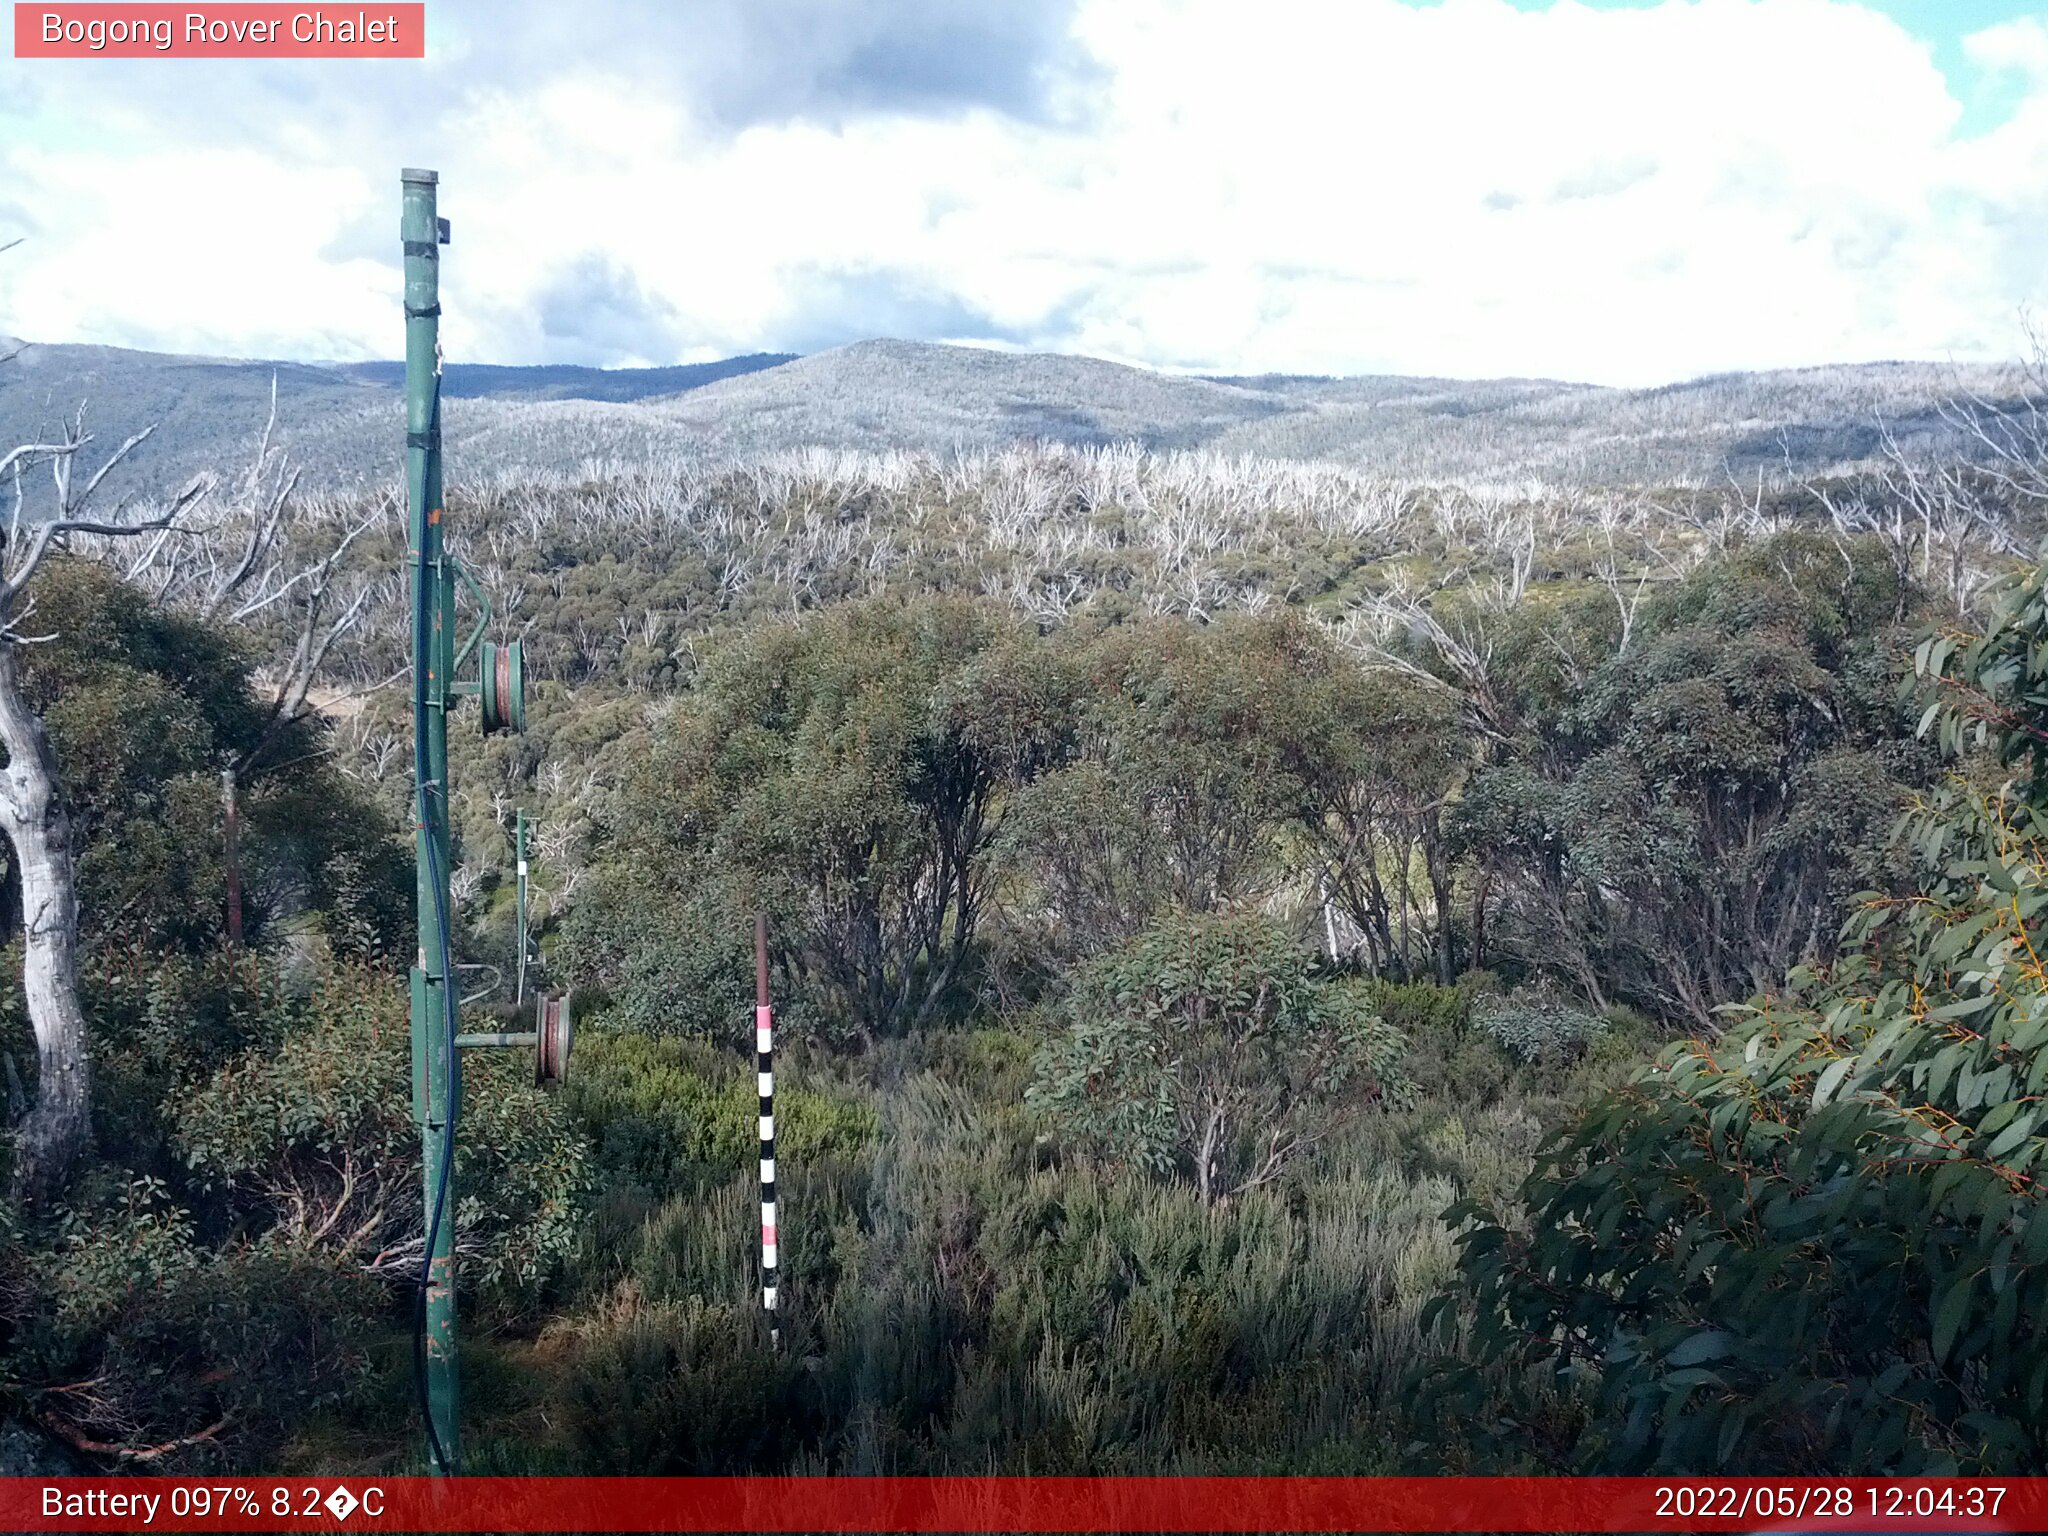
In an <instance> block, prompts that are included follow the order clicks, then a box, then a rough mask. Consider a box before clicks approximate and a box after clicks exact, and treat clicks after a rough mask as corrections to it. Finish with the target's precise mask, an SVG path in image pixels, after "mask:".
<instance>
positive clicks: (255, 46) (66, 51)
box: [14, 0, 427, 59]
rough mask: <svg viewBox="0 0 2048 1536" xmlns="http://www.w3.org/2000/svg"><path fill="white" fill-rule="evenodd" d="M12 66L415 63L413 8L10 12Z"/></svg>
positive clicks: (31, 8)
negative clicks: (181, 61)
mask: <svg viewBox="0 0 2048 1536" xmlns="http://www.w3.org/2000/svg"><path fill="white" fill-rule="evenodd" d="M14 56H15V57H16V58H17V59H177V58H186V59H423V58H425V57H426V56H427V8H426V6H425V5H424V4H423V3H413V4H387V3H378V0H371V3H369V4H361V3H358V4H353V5H303V4H302V5H275V4H269V3H258V4H231V5H220V4H213V5H206V4H201V5H76V4H55V5H34V4H22V3H20V0H17V3H16V5H15V7H14Z"/></svg>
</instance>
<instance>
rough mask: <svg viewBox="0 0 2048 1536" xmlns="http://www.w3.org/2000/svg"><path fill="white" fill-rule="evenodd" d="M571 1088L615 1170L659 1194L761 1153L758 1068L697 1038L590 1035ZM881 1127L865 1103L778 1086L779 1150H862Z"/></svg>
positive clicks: (719, 1174)
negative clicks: (746, 1066)
mask: <svg viewBox="0 0 2048 1536" xmlns="http://www.w3.org/2000/svg"><path fill="white" fill-rule="evenodd" d="M784 1077H785V1079H786V1078H787V1074H786V1073H785V1074H784ZM566 1096H567V1101H568V1104H569V1106H570V1107H571V1109H572V1110H573V1112H574V1113H575V1114H576V1116H577V1117H578V1118H579V1120H580V1121H581V1122H582V1124H583V1125H584V1126H585V1127H587V1128H588V1131H589V1134H590V1136H591V1138H592V1141H593V1143H594V1145H595V1148H596V1156H597V1160H598V1163H599V1164H600V1166H601V1167H603V1168H604V1169H605V1170H606V1172H607V1174H608V1175H609V1176H610V1177H612V1178H613V1179H616V1180H624V1181H626V1182H630V1183H633V1184H637V1185H640V1186H641V1187H643V1188H645V1189H647V1190H649V1191H651V1192H654V1193H656V1194H658V1195H668V1194H673V1193H677V1192H679V1191H681V1190H684V1189H688V1188H693V1187H695V1186H696V1185H698V1184H699V1183H702V1182H705V1181H710V1182H713V1183H720V1182H723V1181H724V1180H726V1179H728V1178H730V1177H731V1176H732V1175H733V1174H734V1173H736V1172H739V1171H741V1170H744V1169H750V1168H752V1167H753V1165H754V1163H755V1161H756V1159H757V1157H758V1154H759V1150H760V1135H759V1126H758V1120H759V1099H758V1095H757V1093H756V1089H755V1083H754V1076H753V1073H752V1072H750V1071H746V1070H744V1069H743V1067H742V1066H741V1064H740V1062H739V1061H738V1060H736V1059H735V1058H734V1057H733V1056H732V1055H731V1054H729V1053H725V1052H720V1051H717V1050H714V1049H712V1048H711V1047H709V1046H704V1045H700V1044H697V1043H696V1042H693V1041H683V1040H666V1039H650V1038H649V1037H647V1036H645V1035H638V1034H630V1033H625V1032H612V1031H606V1032H604V1033H594V1034H590V1035H588V1036H586V1037H584V1038H583V1039H581V1040H579V1041H578V1042H577V1054H576V1067H575V1071H574V1072H572V1073H571V1074H570V1077H569V1083H568V1088H567V1095H566ZM875 1130H876V1120H875V1113H874V1111H873V1110H871V1109H869V1108H868V1107H867V1106H865V1105H862V1104H858V1103H854V1102H851V1101H849V1100H847V1099H844V1098H841V1097H837V1096H834V1095H831V1094H826V1093H820V1092H817V1091H816V1090H814V1089H810V1088H806V1087H803V1086H801V1085H799V1084H797V1083H792V1082H788V1081H786V1080H785V1081H784V1082H781V1083H779V1084H778V1086H777V1092H776V1096H775V1142H776V1152H777V1155H778V1157H780V1158H783V1159H785V1160H789V1161H796V1160H799V1159H806V1158H812V1157H817V1156H821V1155H823V1154H826V1153H844V1152H852V1151H857V1150H858V1149H859V1148H861V1147H862V1146H864V1145H866V1144H867V1142H868V1141H869V1140H871V1139H872V1138H873V1136H874V1134H875Z"/></svg>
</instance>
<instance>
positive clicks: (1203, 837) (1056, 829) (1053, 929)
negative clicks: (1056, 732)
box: [1005, 615, 1349, 960]
mask: <svg viewBox="0 0 2048 1536" xmlns="http://www.w3.org/2000/svg"><path fill="white" fill-rule="evenodd" d="M1065 649H1066V651H1067V652H1068V655H1069V665H1070V666H1071V667H1072V668H1073V669H1074V670H1075V672H1076V673H1077V674H1078V675H1079V677H1080V678H1082V679H1084V680H1085V681H1084V683H1083V686H1082V688H1081V689H1080V690H1079V692H1078V695H1077V697H1076V698H1075V701H1074V702H1075V714H1074V719H1073V722H1072V725H1071V727H1070V731H1071V735H1072V738H1073V743H1074V749H1073V757H1072V760H1071V761H1070V762H1066V763H1063V764H1060V765H1057V766H1056V767H1055V768H1054V770H1053V771H1050V772H1047V773H1045V774H1044V775H1043V776H1041V777H1039V778H1038V779H1037V780H1036V781H1035V782H1034V783H1031V784H1029V785H1027V786H1026V787H1024V788H1023V789H1022V791H1021V792H1020V793H1019V794H1018V795H1017V797H1016V803H1015V806H1014V808H1013V811H1012V814H1011V817H1010V819H1009V821H1008V822H1007V823H1006V834H1005V842H1006V844H1007V845H1008V847H1009V848H1010V850H1011V851H1012V852H1013V853H1014V854H1015V855H1016V856H1018V857H1019V859H1020V860H1021V862H1022V864H1023V866H1024V867H1025V869H1026V870H1027V871H1028V874H1029V876H1030V878H1031V881H1032V887H1033V900H1032V901H1031V903H1030V904H1029V910H1028V915H1024V914H1018V915H1013V918H1012V922H1013V925H1014V926H1020V927H1022V928H1023V930H1024V937H1022V938H1021V939H1020V940H1019V941H1017V942H1019V944H1020V946H1021V947H1025V948H1029V949H1034V950H1036V951H1038V952H1040V953H1044V954H1047V955H1049V956H1050V957H1052V958H1054V959H1057V960H1070V959H1071V958H1072V957H1074V956H1077V955H1079V956H1086V955H1091V954H1099V953H1101V952H1102V951H1103V950H1105V949H1108V948H1111V947H1113V946H1115V945H1117V944H1120V943H1123V942H1125V941H1127V940H1128V939H1130V938H1131V937H1133V936H1134V935H1135V934H1137V933H1138V932H1140V931H1141V930H1143V929H1144V928H1145V927H1146V926H1147V925H1148V924H1150V923H1151V922H1152V920H1153V919H1154V918H1155V917H1156V916H1158V915H1159V914H1160V913H1162V912H1164V911H1167V910H1172V909H1177V910H1181V911H1193V912H1206V911H1214V910H1218V909H1220V908H1223V907H1228V906H1230V905H1232V904H1233V903H1238V902H1242V901H1245V900H1247V899H1249V898H1251V897H1254V896H1257V895H1259V894H1261V893H1262V892H1265V891H1267V890H1270V889H1271V887H1272V885H1273V883H1274V881H1275V880H1276V879H1277V878H1278V876H1279V875H1280V874H1281V872H1282V869H1283V865H1282V862H1281V848H1280V846H1279V838H1280V835H1281V833H1282V831H1283V830H1284V828H1285V827H1286V826H1287V824H1288V823H1289V821H1290V820H1291V818H1293V817H1294V816H1295V815H1296V814H1297V812H1298V811H1299V810H1300V808H1301V805H1302V801H1303V799H1304V796H1305V794H1306V786H1305V783H1304V778H1305V776H1306V775H1307V774H1308V773H1309V772H1310V771H1312V770H1311V768H1310V767H1309V766H1308V765H1309V764H1310V763H1311V762H1314V763H1315V764H1316V770H1315V771H1321V770H1322V764H1321V759H1322V758H1325V757H1327V756H1329V752H1330V749H1329V747H1328V745H1327V743H1326V742H1325V741H1324V740H1322V739H1321V735H1320V734H1319V733H1321V732H1322V731H1324V730H1325V728H1326V727H1327V725H1328V720H1327V715H1326V713H1325V712H1323V711H1318V710H1317V709H1315V708H1312V707H1311V703H1312V700H1311V692H1312V688H1311V685H1312V682H1313V681H1314V680H1315V679H1317V678H1319V677H1321V676H1323V675H1325V674H1327V673H1330V672H1334V671H1338V670H1345V671H1348V670H1349V669H1348V668H1345V667H1344V666H1343V664H1342V663H1341V662H1340V661H1339V660H1338V658H1337V656H1336V653H1335V649H1334V647H1333V646H1332V645H1331V644H1330V643H1329V641H1328V640H1327V639H1326V638H1324V637H1323V636H1322V635H1321V634H1320V632H1318V631H1317V630H1315V629H1314V628H1313V627H1312V626H1310V625H1308V624H1306V623H1305V622H1303V621H1302V620H1301V619H1300V618H1299V616H1296V615H1282V616H1279V617H1276V618H1271V619H1248V618H1245V617H1243V616H1235V615H1234V616H1231V617H1228V618H1225V619H1222V620H1220V621H1219V622H1217V623H1215V624H1213V625H1207V626H1202V627H1196V626H1194V625H1190V624H1186V623H1181V622H1178V621H1172V620H1153V621H1150V622H1144V623H1131V624H1123V625H1118V626H1116V627H1114V628H1112V629H1109V630H1107V631H1105V632H1104V633H1102V634H1101V635H1099V636H1096V637H1094V638H1092V639H1075V640H1071V641H1069V642H1068V644H1067V646H1066V647H1065ZM1315 702H1323V701H1315Z"/></svg>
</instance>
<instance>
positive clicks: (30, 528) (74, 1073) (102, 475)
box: [0, 407, 204, 1203]
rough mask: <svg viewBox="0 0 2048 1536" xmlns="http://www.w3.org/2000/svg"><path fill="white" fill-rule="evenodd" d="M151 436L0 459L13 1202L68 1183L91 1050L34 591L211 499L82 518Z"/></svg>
mask: <svg viewBox="0 0 2048 1536" xmlns="http://www.w3.org/2000/svg"><path fill="white" fill-rule="evenodd" d="M151 430H152V429H150V428H148V427H145V428H144V429H143V430H142V431H140V432H137V433H136V434H135V435H134V436H132V437H130V438H129V439H128V440H127V441H126V442H124V443H122V444H121V446H120V447H119V448H117V449H115V450H114V451H113V452H112V453H111V454H109V455H107V457H106V459H105V460H104V461H103V462H102V463H101V464H100V466H99V468H98V469H96V470H94V471H93V472H92V473H91V474H90V475H83V476H82V475H81V473H80V466H79V456H80V454H82V453H83V452H84V451H85V449H86V448H87V447H88V446H89V445H90V444H91V443H92V441H93V438H92V434H91V433H89V432H87V431H86V430H85V412H84V408H83V407H80V409H79V412H78V414H77V415H76V416H75V417H74V418H73V419H72V420H71V421H70V422H68V423H67V424H66V425H65V426H64V428H63V430H62V431H61V433H59V434H57V435H56V441H53V442H40V443H24V444H21V445H19V446H17V447H15V448H13V449H11V450H9V451H8V452H7V453H6V454H4V455H0V480H7V481H11V483H12V486H13V491H14V506H13V511H12V514H11V515H10V517H9V518H8V521H7V537H6V547H5V552H4V560H0V746H5V748H6V750H7V766H6V768H5V770H4V771H0V825H4V827H5V829H6V832H7V840H8V843H9V844H10V846H11V847H12V849H13V853H14V864H15V870H16V873H17V876H18V878H19V880H20V882H21V912H22V929H23V940H24V942H23V956H22V992H23V996H24V999H25V1001H26V1003H27V1007H28V1017H29V1027H30V1028H31V1030H32V1031H33V1032H34V1034H35V1041H36V1067H37V1074H36V1097H35V1104H34V1106H33V1107H32V1108H31V1109H30V1110H29V1112H28V1114H27V1115H25V1116H24V1117H23V1118H22V1120H21V1122H20V1123H19V1124H18V1125H17V1126H16V1128H15V1151H14V1194H15V1197H16V1198H17V1199H19V1200H22V1201H24V1202H29V1203H36V1202H40V1201H43V1200H46V1199H47V1198H49V1197H50V1196H51V1195H52V1194H53V1193H54V1192H55V1191H56V1190H57V1189H58V1188H59V1187H60V1186H61V1184H62V1183H63V1181H64V1179H65V1177H66V1175H67V1174H68V1173H69V1172H70V1169H71V1166H72V1164H73V1163H74V1162H75V1161H76V1160H77V1157H78V1154H79V1153H80V1151H81V1150H82V1149H83V1148H84V1147H85V1144H86V1142H87V1139H88V1137H89V1135H90V1129H91V1107H92V1079H91V1067H90V1064H89V1061H88V1058H87V1054H86V1045H85V1015H84V1012H83V1011H82V1010H81V1008H80V1007H79V1002H78V885H77V869H76V864H75V858H74V850H73V848H72V845H71V818H70V815H69V813H68V812H67V810H66V809H65V805H64V795H63V789H62V786H61V784H60V783H59V780H58V775H57V757H56V753H55V752H54V751H52V750H51V747H50V738H49V734H48V732H47V731H45V730H44V728H43V721H42V718H41V717H40V716H39V715H38V714H37V713H36V712H35V710H34V708H33V707H32V706H31V705H30V703H29V701H28V698H27V696H26V694H25V693H24V692H23V690H22V681H21V667H20V661H21V650H22V647H24V646H28V645H40V644H46V643H49V642H52V641H54V640H56V639H57V638H58V637H57V636H56V635H54V634H38V633H34V632H32V630H33V626H32V624H31V622H30V621H31V619H32V617H33V615H34V611H35V604H34V600H33V598H32V597H31V595H30V592H29V585H30V583H31V582H32V581H33V580H34V579H35V575H36V572H37V571H38V570H39V569H40V568H41V567H42V565H43V563H44V561H45V560H46V559H47V558H48V557H49V556H50V554H51V552H52V551H53V550H64V549H67V548H69V547H70V545H71V544H72V542H73V541H74V540H77V539H79V538H83V537H92V538H100V539H127V538H133V537H135V536H136V535H138V534H143V533H149V532H152V531H160V530H165V529H169V528H171V527H172V526H173V525H174V523H175V522H176V521H177V519H178V517H179V516H180V514H182V513H183V512H184V511H185V510H186V509H187V508H188V507H189V506H190V505H191V504H192V503H193V502H194V501H195V500H197V499H198V498H199V496H200V495H202V494H203V492H204V487H203V486H202V485H201V484H199V483H197V482H195V483H193V484H192V485H189V486H187V487H186V489H185V490H184V491H183V492H181V493H180V494H179V495H178V496H176V497H174V498H173V499H172V500H171V501H170V503H169V504H168V505H162V506H158V507H155V508H153V509H151V510H150V511H149V512H148V513H147V514H146V515H138V516H134V517H131V518H129V519H127V520H122V519H121V517H120V509H118V508H117V509H116V512H115V515H114V516H113V517H111V518H109V519H107V520H104V521H103V520H100V519H96V518H91V517H88V516H86V513H87V511H88V510H89V507H90V505H91V503H92V501H93V498H94V496H95V495H96V494H97V493H98V492H99V490H100V488H101V487H102V486H103V485H104V484H105V483H106V480H107V476H108V475H110V474H111V473H113V471H114V470H115V468H117V467H118V466H119V465H120V464H121V462H122V461H123V460H124V459H126V458H127V457H128V455H129V454H130V453H132V452H134V450H135V449H136V448H137V447H138V446H140V445H141V444H142V443H143V442H144V441H145V440H146V439H147V438H148V437H149V435H150V432H151ZM33 469H47V470H48V471H49V473H50V479H51V484H52V487H53V492H54V494H53V496H52V498H51V503H50V505H49V506H48V508H47V509H41V508H39V509H37V512H36V515H34V516H31V514H30V508H29V504H28V497H27V494H26V490H25V486H24V478H25V472H27V471H29V470H33Z"/></svg>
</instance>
